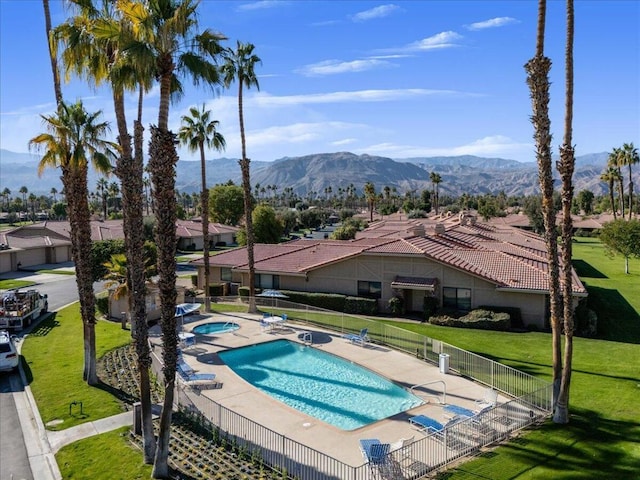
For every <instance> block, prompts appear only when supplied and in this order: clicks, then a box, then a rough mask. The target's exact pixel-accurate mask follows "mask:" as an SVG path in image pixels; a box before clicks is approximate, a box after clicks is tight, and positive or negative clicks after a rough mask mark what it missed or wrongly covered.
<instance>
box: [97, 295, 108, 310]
mask: <svg viewBox="0 0 640 480" xmlns="http://www.w3.org/2000/svg"><path fill="white" fill-rule="evenodd" d="M105 293H106V292H103V293H101V294H100V295H96V310H97V311H98V313H99V314H100V315H104V316H107V315H109V294H108V293H107V294H106V295H105Z"/></svg>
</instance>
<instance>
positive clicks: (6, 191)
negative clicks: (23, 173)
mask: <svg viewBox="0 0 640 480" xmlns="http://www.w3.org/2000/svg"><path fill="white" fill-rule="evenodd" d="M10 196H11V190H9V188H8V187H4V190H2V198H4V204H5V209H6V210H7V212H8V211H9V197H10Z"/></svg>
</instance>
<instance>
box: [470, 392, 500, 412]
mask: <svg viewBox="0 0 640 480" xmlns="http://www.w3.org/2000/svg"><path fill="white" fill-rule="evenodd" d="M496 403H498V392H497V391H496V390H494V389H493V388H487V389H486V390H485V391H484V395H483V397H482V398H479V399H478V400H476V401H475V408H474V410H473V412H474V413H475V414H476V415H477V414H478V413H480V412H481V411H485V410H487V409H488V408H493V407H495V406H496Z"/></svg>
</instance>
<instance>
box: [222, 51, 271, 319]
mask: <svg viewBox="0 0 640 480" xmlns="http://www.w3.org/2000/svg"><path fill="white" fill-rule="evenodd" d="M254 48H255V46H254V45H253V44H251V43H241V42H240V41H238V42H237V44H236V49H235V50H233V49H226V50H225V52H224V64H223V65H222V75H223V79H224V84H225V86H226V87H227V88H229V87H230V86H231V84H232V83H233V82H238V119H239V121H240V140H241V144H242V158H241V159H240V170H241V171H242V188H243V190H244V219H245V227H246V229H247V256H248V260H249V298H250V299H251V300H250V304H249V309H250V311H254V310H255V301H254V300H253V298H254V296H255V277H256V271H255V265H254V256H253V244H254V243H255V239H254V235H253V221H252V219H251V210H252V204H253V202H252V198H251V179H250V175H249V163H250V160H249V159H248V158H247V142H246V139H245V131H244V112H243V105H242V91H243V89H244V88H245V87H246V88H247V89H250V88H251V87H253V86H255V87H256V88H257V89H258V90H260V84H259V83H258V77H257V76H256V72H255V67H256V65H258V64H259V63H262V60H260V57H258V56H257V55H256V54H254V53H253V50H254Z"/></svg>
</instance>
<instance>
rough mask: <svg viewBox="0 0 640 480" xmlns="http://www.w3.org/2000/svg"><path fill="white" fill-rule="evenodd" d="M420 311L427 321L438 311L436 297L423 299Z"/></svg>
mask: <svg viewBox="0 0 640 480" xmlns="http://www.w3.org/2000/svg"><path fill="white" fill-rule="evenodd" d="M422 309H423V310H422V311H423V312H424V319H425V320H429V318H430V317H431V315H433V314H434V313H436V311H437V310H438V299H437V298H436V297H424V301H423V302H422Z"/></svg>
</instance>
